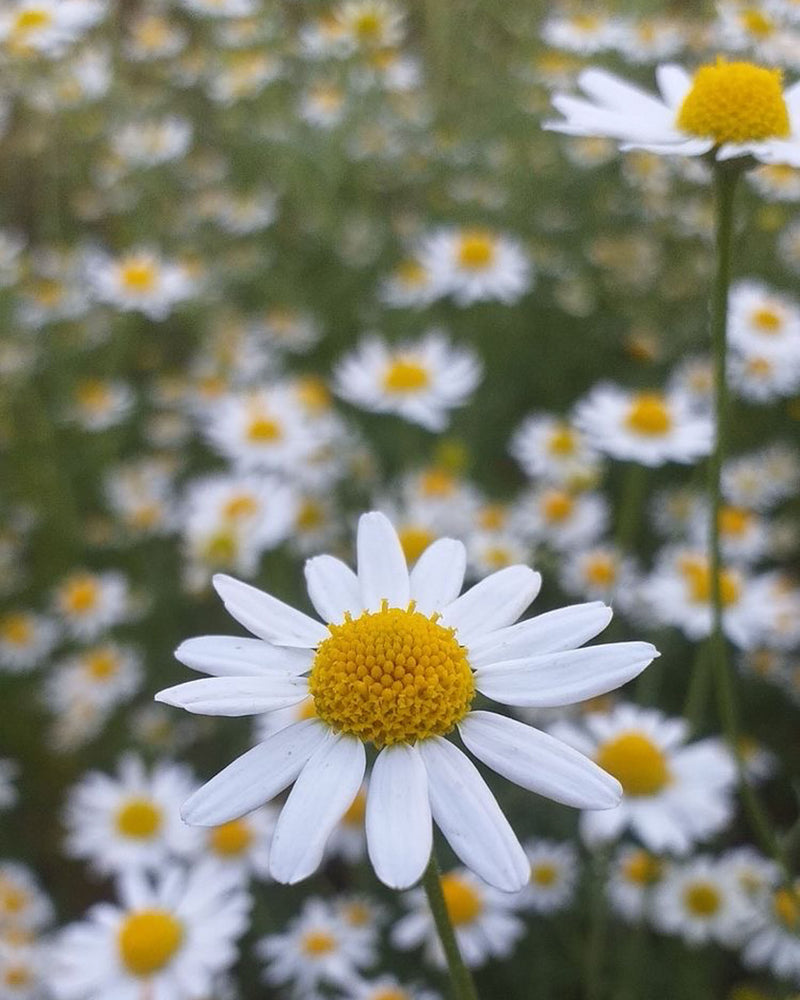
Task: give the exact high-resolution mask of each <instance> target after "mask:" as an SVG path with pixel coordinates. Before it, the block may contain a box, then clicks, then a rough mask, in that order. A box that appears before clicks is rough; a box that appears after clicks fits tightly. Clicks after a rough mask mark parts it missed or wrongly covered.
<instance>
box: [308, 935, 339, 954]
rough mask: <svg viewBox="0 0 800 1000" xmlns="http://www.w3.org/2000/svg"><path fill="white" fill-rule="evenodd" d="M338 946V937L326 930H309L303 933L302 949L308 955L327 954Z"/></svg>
mask: <svg viewBox="0 0 800 1000" xmlns="http://www.w3.org/2000/svg"><path fill="white" fill-rule="evenodd" d="M335 947H336V938H335V937H334V936H333V935H332V934H328V933H326V932H325V931H309V932H308V933H307V934H304V935H303V942H302V949H303V951H304V952H305V953H306V955H312V956H313V957H315V958H316V957H319V956H320V955H327V954H329V953H330V952H332V951H333V950H334V948H335Z"/></svg>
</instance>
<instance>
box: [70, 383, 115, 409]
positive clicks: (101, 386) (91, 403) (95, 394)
mask: <svg viewBox="0 0 800 1000" xmlns="http://www.w3.org/2000/svg"><path fill="white" fill-rule="evenodd" d="M75 398H76V399H77V401H78V405H79V406H82V407H83V408H84V409H85V410H95V411H102V410H105V409H106V408H107V407H108V405H109V403H110V402H111V393H110V391H109V388H108V385H107V383H105V382H102V381H101V380H100V379H96V378H87V379H84V380H83V382H81V383H80V385H79V386H78V387H77V388H76V390H75Z"/></svg>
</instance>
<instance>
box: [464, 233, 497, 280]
mask: <svg viewBox="0 0 800 1000" xmlns="http://www.w3.org/2000/svg"><path fill="white" fill-rule="evenodd" d="M457 256H458V263H459V265H460V266H461V267H463V268H464V269H465V270H467V271H484V270H486V269H487V268H490V267H491V266H492V264H494V259H495V238H494V236H492V234H491V233H487V232H484V231H483V230H480V229H471V230H468V231H467V232H465V233H463V234H462V236H461V238H460V239H459V241H458V251H457Z"/></svg>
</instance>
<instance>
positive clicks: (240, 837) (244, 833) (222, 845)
mask: <svg viewBox="0 0 800 1000" xmlns="http://www.w3.org/2000/svg"><path fill="white" fill-rule="evenodd" d="M252 842H253V831H252V830H251V829H250V825H249V823H248V822H247V820H244V819H233V820H231V821H230V823H223V824H222V825H221V826H215V827H214V829H213V830H211V831H210V833H209V835H208V843H209V846H210V848H211V850H212V851H214V853H215V854H221V855H222V856H223V857H225V858H235V857H237V856H238V855H239V854H242V853H244V851H246V850H247V848H248V847H249V846H250V844H252Z"/></svg>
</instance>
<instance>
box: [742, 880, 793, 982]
mask: <svg viewBox="0 0 800 1000" xmlns="http://www.w3.org/2000/svg"><path fill="white" fill-rule="evenodd" d="M777 882H778V880H777V878H776V879H775V880H774V883H773V885H774V886H777ZM742 961H743V962H744V964H745V965H747V966H748V967H749V968H751V969H769V970H770V972H772V974H773V975H775V976H780V977H781V979H790V980H792V981H793V982H795V983H800V881H795V882H794V883H793V884H792V885H791V886H781V887H773V888H772V889H771V890H770V891H769V892H767V893H766V894H765V896H764V897H763V898H762V899H760V900H759V901H758V903H757V905H756V906H755V912H754V913H753V914H751V922H750V924H749V927H748V935H747V941H746V943H745V946H744V951H743V953H742Z"/></svg>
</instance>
